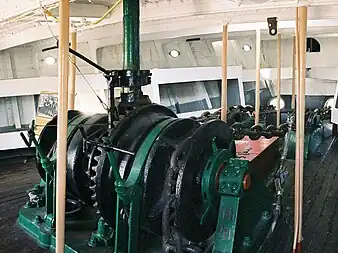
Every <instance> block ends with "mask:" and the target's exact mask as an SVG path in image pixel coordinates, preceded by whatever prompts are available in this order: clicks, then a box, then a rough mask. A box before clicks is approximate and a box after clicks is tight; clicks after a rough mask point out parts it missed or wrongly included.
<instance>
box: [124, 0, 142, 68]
mask: <svg viewBox="0 0 338 253" xmlns="http://www.w3.org/2000/svg"><path fill="white" fill-rule="evenodd" d="M139 17H140V1H139V0H125V1H123V34H124V38H123V69H128V70H139V69H140V20H139Z"/></svg>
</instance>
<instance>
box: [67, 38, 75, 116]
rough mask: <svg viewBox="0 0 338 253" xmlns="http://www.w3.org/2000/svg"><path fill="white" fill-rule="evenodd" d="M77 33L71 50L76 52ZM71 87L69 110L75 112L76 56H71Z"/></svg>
mask: <svg viewBox="0 0 338 253" xmlns="http://www.w3.org/2000/svg"><path fill="white" fill-rule="evenodd" d="M76 35H77V34H76V32H72V33H71V44H70V47H71V49H73V50H75V51H76V44H77V38H76ZM69 57H70V59H69V61H70V63H71V64H70V66H71V67H70V73H69V75H70V77H69V79H70V86H69V97H68V109H69V110H74V106H75V83H76V57H75V55H73V54H71V55H70V56H69Z"/></svg>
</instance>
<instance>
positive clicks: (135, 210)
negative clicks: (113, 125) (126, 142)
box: [108, 118, 176, 253]
mask: <svg viewBox="0 0 338 253" xmlns="http://www.w3.org/2000/svg"><path fill="white" fill-rule="evenodd" d="M174 121H176V118H170V119H167V120H164V121H162V122H161V123H159V124H158V125H157V126H156V127H155V128H154V129H153V130H152V131H151V132H150V133H149V134H148V136H147V138H146V139H145V140H144V141H143V143H142V145H141V147H140V148H139V149H138V152H137V153H136V154H135V159H134V162H133V165H132V168H131V171H130V174H129V176H128V178H127V179H126V180H123V179H122V178H121V176H120V173H119V169H118V166H117V163H116V160H115V151H109V152H108V158H109V162H110V166H111V168H112V171H113V175H114V179H115V186H114V187H115V191H116V193H117V206H116V228H115V249H114V252H115V253H119V252H128V253H136V252H137V251H138V247H139V233H140V231H139V228H140V223H141V220H142V219H141V218H140V205H141V196H142V186H141V180H142V177H143V169H144V165H145V162H146V159H147V157H148V154H149V151H150V149H151V147H152V145H153V144H154V142H155V141H156V139H157V137H158V136H159V135H160V133H161V132H162V131H163V130H164V129H165V128H166V127H167V126H168V125H169V124H170V123H172V122H174ZM112 187H113V186H112ZM122 207H124V208H126V209H128V210H129V218H128V231H124V230H125V226H124V225H123V220H122V217H121V208H122ZM125 234H128V238H125V237H124V235H125ZM126 242H127V243H126Z"/></svg>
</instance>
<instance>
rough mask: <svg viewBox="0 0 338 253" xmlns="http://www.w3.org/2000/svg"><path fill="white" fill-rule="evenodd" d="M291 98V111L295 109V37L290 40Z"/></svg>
mask: <svg viewBox="0 0 338 253" xmlns="http://www.w3.org/2000/svg"><path fill="white" fill-rule="evenodd" d="M291 88H292V96H291V109H293V110H294V109H295V105H296V101H295V95H296V94H295V93H296V36H295V35H294V36H293V38H292V87H291Z"/></svg>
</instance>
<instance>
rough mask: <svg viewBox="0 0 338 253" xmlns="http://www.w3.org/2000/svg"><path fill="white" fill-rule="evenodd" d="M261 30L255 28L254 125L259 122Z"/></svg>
mask: <svg viewBox="0 0 338 253" xmlns="http://www.w3.org/2000/svg"><path fill="white" fill-rule="evenodd" d="M260 71H261V31H260V30H259V29H257V30H256V108H255V125H258V124H259V111H260V106H261V103H260V85H261V75H260Z"/></svg>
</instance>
